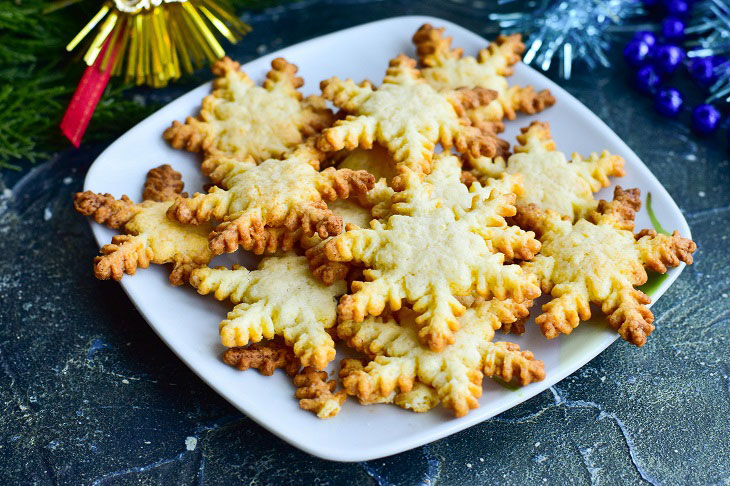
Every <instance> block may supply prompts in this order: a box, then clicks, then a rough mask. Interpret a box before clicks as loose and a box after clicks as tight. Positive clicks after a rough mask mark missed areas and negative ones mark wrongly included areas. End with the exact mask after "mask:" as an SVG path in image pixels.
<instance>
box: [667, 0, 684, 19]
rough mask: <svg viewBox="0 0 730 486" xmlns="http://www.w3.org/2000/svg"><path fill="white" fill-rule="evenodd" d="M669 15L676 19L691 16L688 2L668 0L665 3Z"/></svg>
mask: <svg viewBox="0 0 730 486" xmlns="http://www.w3.org/2000/svg"><path fill="white" fill-rule="evenodd" d="M664 8H665V9H666V10H667V14H669V15H672V16H674V17H686V16H687V14H689V3H687V2H686V0H667V1H666V2H664Z"/></svg>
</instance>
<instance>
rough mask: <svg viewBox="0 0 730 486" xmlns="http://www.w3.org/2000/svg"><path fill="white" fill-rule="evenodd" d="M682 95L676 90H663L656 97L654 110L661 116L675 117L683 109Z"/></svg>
mask: <svg viewBox="0 0 730 486" xmlns="http://www.w3.org/2000/svg"><path fill="white" fill-rule="evenodd" d="M683 102H684V100H683V99H682V93H680V92H679V90H676V89H674V88H662V89H660V90H659V91H657V94H656V96H654V109H656V111H657V112H659V114H660V115H664V116H669V117H675V116H677V115H678V114H679V110H681V109H682V103H683Z"/></svg>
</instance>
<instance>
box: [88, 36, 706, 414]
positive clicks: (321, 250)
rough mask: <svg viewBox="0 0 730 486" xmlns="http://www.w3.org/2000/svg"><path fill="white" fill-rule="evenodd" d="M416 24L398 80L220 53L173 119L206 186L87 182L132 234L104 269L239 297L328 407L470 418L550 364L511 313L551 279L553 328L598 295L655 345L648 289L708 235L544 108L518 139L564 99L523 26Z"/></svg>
mask: <svg viewBox="0 0 730 486" xmlns="http://www.w3.org/2000/svg"><path fill="white" fill-rule="evenodd" d="M413 42H414V43H415V46H416V51H417V53H418V61H417V60H415V59H411V58H409V57H406V56H405V55H402V54H401V55H399V56H397V57H395V58H394V59H393V60H391V61H390V64H389V66H388V69H387V71H386V72H385V77H384V79H383V81H382V83H381V84H380V85H379V86H374V85H373V84H372V83H370V82H368V81H363V82H361V83H359V84H357V83H355V82H354V81H352V80H350V79H347V80H340V79H338V78H336V77H333V78H330V79H327V80H324V81H322V82H321V84H320V86H321V96H310V97H307V98H303V97H302V95H301V94H300V93H299V91H298V88H299V87H300V86H301V85H302V84H303V81H302V79H301V78H299V77H297V76H296V73H297V67H296V66H294V65H293V64H290V63H289V62H287V61H286V60H284V59H276V60H274V61H273V62H272V65H271V66H272V69H271V71H270V72H269V73H268V74H267V76H266V80H265V81H264V83H263V86H257V85H256V84H255V83H254V82H253V81H252V80H251V79H250V78H249V77H248V76H247V75H246V74H245V73H244V72H242V71H241V70H240V65H239V64H238V63H236V62H234V61H232V60H230V59H228V58H223V59H221V60H220V61H218V62H217V63H215V64H214V66H213V73H214V75H215V76H216V77H217V78H216V80H215V82H214V84H213V88H214V90H213V92H212V93H211V94H210V95H209V96H206V97H205V98H204V99H203V101H202V106H201V109H200V113H199V115H198V116H196V117H189V118H188V119H187V120H185V122H184V123H180V122H177V121H175V122H173V123H172V125H171V126H170V127H169V128H168V129H167V130H165V132H164V134H162V135H163V136H164V138H165V139H166V140H167V141H168V142H169V143H170V144H171V145H172V146H173V147H174V148H177V149H185V150H188V151H191V152H196V153H199V154H200V155H201V161H202V164H201V170H202V172H203V173H204V174H205V175H206V176H207V177H209V178H210V184H209V186H208V189H207V192H206V193H196V194H193V195H192V196H188V195H187V194H185V193H183V192H182V189H183V183H182V181H181V177H180V174H179V173H177V172H176V171H174V170H173V169H172V168H171V167H170V166H168V165H163V166H161V167H157V168H154V169H152V170H150V172H149V174H148V178H147V182H146V184H145V188H144V193H143V199H144V200H143V201H142V202H139V203H134V202H133V201H131V200H130V199H129V198H128V197H127V196H122V198H121V199H115V198H114V196H112V195H110V194H95V193H92V192H89V191H87V192H83V193H78V194H76V196H75V200H74V204H75V207H76V209H77V210H78V211H79V212H81V213H82V214H85V215H89V216H93V218H94V219H95V221H97V222H98V223H103V224H106V225H107V226H109V227H112V228H119V229H121V230H122V234H120V235H118V236H115V237H114V238H113V240H112V243H111V244H109V245H105V246H104V247H103V248H102V250H101V253H102V254H101V255H100V256H98V257H96V259H95V261H94V273H95V275H96V277H97V278H100V279H109V278H113V279H115V280H120V279H121V278H122V277H123V275H124V274H129V275H131V274H134V273H135V271H136V269H137V268H138V267H141V268H146V267H147V266H149V264H150V263H156V264H165V263H171V264H172V272H171V274H170V282H171V283H172V284H173V285H182V284H186V283H189V284H190V285H192V286H193V287H194V288H195V289H197V291H198V293H199V294H202V295H205V294H212V295H213V296H214V297H215V298H216V299H219V300H230V302H231V304H232V306H233V308H232V310H231V311H230V312H229V313H228V315H227V316H226V318H225V319H224V320H222V321H221V323H220V326H219V333H220V336H221V342H222V344H223V346H225V347H226V348H228V349H227V350H226V351H225V352H224V354H223V360H224V361H225V363H227V364H229V365H231V366H234V367H237V368H238V369H240V370H247V369H249V368H256V369H258V370H259V372H260V373H262V374H264V375H271V374H273V373H274V371H275V370H276V368H282V370H283V371H284V372H286V373H287V374H288V375H290V376H292V377H293V383H294V387H295V389H296V391H295V395H296V397H297V398H298V399H299V400H300V405H301V407H302V408H304V409H307V410H311V411H313V412H314V413H316V414H317V416H319V417H321V418H327V417H332V416H334V415H336V414H337V413H338V412H339V411H340V408H341V405H342V403H343V402H344V400H345V399H346V397H347V396H348V395H350V396H353V397H355V398H356V399H357V400H358V401H359V402H360V403H361V404H363V405H367V404H375V403H392V404H395V405H397V406H399V407H403V408H406V409H409V410H413V411H415V412H426V411H428V410H430V409H431V408H434V407H435V406H437V405H439V404H441V405H443V406H444V407H446V408H448V409H450V410H452V411H453V413H454V414H455V415H456V416H463V415H465V414H467V413H468V412H469V410H471V409H473V408H476V407H478V406H479V402H478V399H479V398H480V396H481V394H482V379H483V377H484V376H485V375H486V376H488V377H490V378H495V379H498V380H500V381H503V382H512V383H514V384H516V385H527V384H529V383H531V382H534V381H539V380H542V379H543V378H544V377H545V369H544V364H543V362H542V361H540V360H538V359H536V357H535V356H533V354H532V353H531V352H530V351H527V350H521V349H520V347H519V346H518V345H517V344H514V343H511V342H509V341H495V340H494V338H495V332H496V331H497V330H500V329H501V330H502V331H503V332H504V333H515V334H520V333H523V332H524V331H525V323H526V321H527V319H528V317H529V315H530V308H531V307H532V305H533V301H534V300H535V299H536V298H538V297H539V296H540V295H541V294H545V295H547V296H549V300H548V301H547V303H546V304H544V305H543V306H542V308H541V309H540V310H539V311H538V312H536V313H535V314H536V318H535V322H536V324H537V325H538V326H539V327H540V329H541V331H542V333H543V334H544V336H545V337H546V338H547V339H552V338H554V337H556V336H558V335H561V334H570V332H571V331H572V330H573V329H574V328H575V327H576V326H578V324H579V323H580V322H581V321H585V320H587V319H589V318H590V317H591V307H590V306H591V304H594V305H596V306H599V307H600V309H601V311H602V312H603V313H604V314H605V315H606V319H607V322H608V325H609V326H611V327H612V328H613V329H615V330H616V332H618V333H619V334H620V335H621V337H622V338H623V339H625V340H627V341H629V342H631V343H633V344H635V345H637V346H641V345H643V344H644V343H645V342H646V339H647V337H648V336H649V334H651V332H652V330H653V329H654V326H653V323H652V321H653V315H652V313H651V311H650V310H649V309H648V308H647V304H649V297H648V296H647V295H645V294H644V293H642V292H641V291H640V290H638V289H637V288H636V287H637V286H639V285H642V284H643V283H645V282H646V280H647V272H646V269H649V270H651V271H653V272H659V273H664V272H666V270H667V267H672V266H677V265H679V264H680V262H685V263H691V262H692V253H693V252H694V251H695V249H696V246H695V244H694V243H693V242H692V241H691V240H688V239H685V238H682V237H681V236H680V235H679V234H678V233H677V232H676V231H675V232H674V233H673V234H671V235H669V234H658V233H657V232H655V231H652V230H642V231H640V232H638V233H636V234H635V233H634V216H635V213H636V212H637V211H638V210H639V208H640V206H641V198H640V194H639V190H638V189H627V190H624V189H622V188H621V187H617V188H616V190H615V193H614V198H613V200H612V201H604V200H601V201H598V200H596V199H595V198H594V193H596V192H597V191H599V190H600V189H602V188H604V187H607V186H609V185H610V184H611V178H612V177H621V176H623V175H624V161H623V159H622V158H621V157H620V156H619V155H615V154H611V153H608V152H607V151H603V152H602V153H600V154H598V153H593V154H590V155H589V156H587V157H582V156H580V155H577V154H573V155H572V156H571V157H570V158H568V157H566V156H565V155H564V154H563V153H562V152H559V151H558V150H557V148H556V146H555V142H554V141H553V139H552V136H551V134H550V128H549V126H548V125H547V124H546V123H541V122H533V123H531V124H529V126H526V127H524V128H522V130H521V131H522V133H521V135H519V136H518V137H517V144H516V145H515V146H514V147H512V148H511V147H510V144H509V143H508V142H506V141H505V140H502V139H500V138H499V134H500V133H501V132H502V131H503V130H504V122H505V119H507V120H513V119H515V118H516V117H517V116H518V114H519V113H526V114H535V113H538V112H540V111H542V110H544V109H546V108H548V107H550V106H552V105H553V104H554V103H555V99H554V98H553V97H552V95H551V94H550V93H549V92H548V91H546V90H543V91H535V90H534V89H533V88H532V87H531V86H527V87H520V86H510V85H509V83H508V80H507V78H508V77H509V76H510V74H511V73H512V70H513V66H514V64H516V63H517V62H519V61H520V57H521V54H522V52H523V50H524V45H523V43H522V42H521V39H520V36H519V35H511V36H500V37H498V38H497V39H496V41H495V42H492V43H490V44H489V45H488V46H487V47H486V48H485V49H482V50H481V51H480V52H479V53H477V56H476V57H471V56H465V55H464V54H463V52H462V49H458V48H452V46H451V38H449V37H445V36H444V32H443V29H438V28H434V27H432V26H430V25H424V26H422V27H421V28H420V29H419V30H418V31H417V32H416V33H415V35H414V36H413ZM332 107H334V109H335V110H337V111H336V112H335V111H333V109H332ZM553 109H556V108H553ZM237 251H239V252H240V251H247V252H252V253H255V254H257V255H265V257H264V258H263V259H262V260H261V262H260V264H259V266H258V268H256V269H247V268H244V267H240V266H234V267H233V268H224V267H218V268H211V267H209V262H210V261H211V259H212V258H213V257H215V256H216V255H220V254H223V253H232V252H237ZM338 341H339V342H342V343H343V344H344V345H345V346H347V347H349V348H351V349H352V350H353V353H352V354H353V355H359V356H360V358H358V359H341V360H340V363H339V376H338V378H339V380H337V379H333V380H329V381H328V374H327V372H326V371H324V370H325V368H327V367H328V366H329V365H330V363H332V362H333V361H335V360H337V359H338V356H337V350H336V347H335V344H336V342H338Z"/></svg>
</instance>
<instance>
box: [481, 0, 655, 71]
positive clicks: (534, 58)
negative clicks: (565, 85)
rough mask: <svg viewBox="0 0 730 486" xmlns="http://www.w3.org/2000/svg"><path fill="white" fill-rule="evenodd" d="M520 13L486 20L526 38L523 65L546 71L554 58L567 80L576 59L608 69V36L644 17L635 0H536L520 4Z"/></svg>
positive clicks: (494, 15) (510, 1) (503, 1)
mask: <svg viewBox="0 0 730 486" xmlns="http://www.w3.org/2000/svg"><path fill="white" fill-rule="evenodd" d="M513 1H514V0H502V1H500V2H499V3H501V4H507V3H512V2H513ZM520 10H521V11H520V12H515V13H507V14H496V13H495V14H491V15H490V16H489V18H490V19H491V20H495V21H497V22H498V23H499V26H500V28H501V29H502V30H503V31H504V32H521V33H523V34H524V35H525V36H526V37H527V38H526V45H527V52H526V53H525V56H524V58H523V61H524V62H525V63H526V64H535V65H536V66H537V67H539V68H540V69H542V70H543V71H547V70H548V69H550V66H551V65H552V62H553V60H554V58H555V56H557V57H558V58H559V60H560V75H561V76H562V77H563V78H565V79H569V78H570V75H571V72H572V70H573V63H574V62H575V61H576V60H580V61H583V62H585V63H586V64H587V65H588V67H589V68H591V69H593V68H595V67H596V66H598V65H599V64H600V65H602V66H606V67H608V66H609V65H610V63H609V61H608V58H607V56H606V51H608V49H609V47H610V44H611V42H610V41H611V39H610V38H611V33H612V32H613V31H614V30H615V28H616V27H619V26H622V24H623V23H624V22H625V21H626V20H627V19H629V18H631V17H635V16H639V15H643V14H644V9H643V7H642V4H641V2H638V1H636V0H537V1H528V2H527V4H526V5H525V4H523V3H521V4H520Z"/></svg>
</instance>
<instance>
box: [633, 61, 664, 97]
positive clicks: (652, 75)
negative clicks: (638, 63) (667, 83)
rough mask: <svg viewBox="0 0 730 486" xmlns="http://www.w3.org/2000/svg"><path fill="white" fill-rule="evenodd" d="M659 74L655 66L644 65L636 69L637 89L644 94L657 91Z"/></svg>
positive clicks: (635, 83)
mask: <svg viewBox="0 0 730 486" xmlns="http://www.w3.org/2000/svg"><path fill="white" fill-rule="evenodd" d="M660 81H661V80H660V79H659V75H658V74H657V72H656V69H654V66H651V65H649V66H642V67H640V68H639V70H638V71H636V75H635V76H634V85H635V86H636V89H638V90H639V91H641V92H642V93H644V94H652V93H654V92H655V91H656V89H657V87H658V86H659V82H660Z"/></svg>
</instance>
